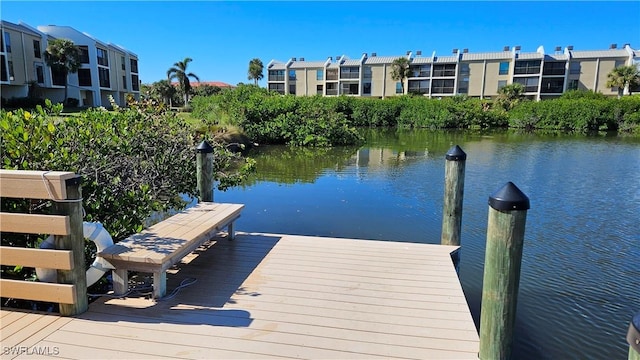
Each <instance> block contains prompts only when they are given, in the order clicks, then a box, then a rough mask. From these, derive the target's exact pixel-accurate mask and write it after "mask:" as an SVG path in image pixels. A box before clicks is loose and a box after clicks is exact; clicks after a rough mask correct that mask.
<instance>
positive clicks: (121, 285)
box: [111, 269, 129, 295]
mask: <svg viewBox="0 0 640 360" xmlns="http://www.w3.org/2000/svg"><path fill="white" fill-rule="evenodd" d="M111 276H112V278H113V292H114V294H116V295H124V294H126V293H127V291H129V274H128V273H127V269H117V270H113V271H112V272H111Z"/></svg>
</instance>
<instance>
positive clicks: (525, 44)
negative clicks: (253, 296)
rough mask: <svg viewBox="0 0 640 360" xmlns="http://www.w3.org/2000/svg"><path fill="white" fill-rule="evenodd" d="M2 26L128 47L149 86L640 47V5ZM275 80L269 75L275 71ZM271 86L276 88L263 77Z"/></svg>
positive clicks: (92, 17) (345, 10) (330, 5)
mask: <svg viewBox="0 0 640 360" xmlns="http://www.w3.org/2000/svg"><path fill="white" fill-rule="evenodd" d="M0 16H1V17H2V20H6V21H10V22H14V23H18V22H19V21H23V22H25V23H27V24H29V25H31V26H34V27H36V26H37V25H48V24H54V25H68V26H71V27H73V28H75V29H77V30H80V31H83V32H87V33H89V34H91V35H92V36H94V37H95V38H98V39H100V40H102V41H105V42H111V43H115V44H118V45H121V46H123V47H125V48H127V49H129V50H131V51H133V52H134V53H136V54H137V55H138V57H139V59H140V62H139V66H140V79H141V80H142V82H144V83H151V82H154V81H158V80H162V79H164V78H165V77H166V71H167V69H168V68H169V67H170V66H171V65H172V64H173V63H175V62H176V61H179V60H182V59H184V58H185V57H191V58H193V62H191V63H190V64H189V70H190V71H192V72H194V73H195V74H196V75H198V76H199V77H200V79H201V80H202V81H223V82H227V83H230V84H234V85H235V84H237V83H239V82H249V81H248V80H247V69H248V63H249V61H250V60H251V59H252V58H255V57H257V58H260V59H261V60H262V61H263V63H264V65H265V67H266V65H267V63H268V62H269V61H270V60H272V59H276V60H281V61H286V60H288V59H289V58H291V57H298V58H299V57H304V58H305V59H306V60H307V61H310V60H325V59H326V58H327V57H329V56H334V57H335V56H336V55H347V56H349V57H351V58H359V57H360V56H361V55H362V53H364V52H366V53H369V54H370V53H372V52H376V53H377V54H378V56H385V55H386V56H392V55H402V54H405V53H406V51H408V50H411V51H414V52H415V51H416V50H422V53H423V55H431V53H432V52H433V51H436V53H437V54H440V55H449V54H451V50H452V49H454V48H459V49H463V48H468V49H469V51H470V52H485V51H501V50H502V48H503V47H504V46H507V45H509V46H515V45H520V46H522V51H526V52H529V51H536V49H537V48H538V46H540V45H542V46H544V48H545V50H546V51H547V52H552V51H553V50H554V48H555V47H556V46H562V47H563V48H564V47H565V46H567V45H573V46H574V49H575V50H595V49H604V48H608V47H609V45H610V44H612V43H616V44H618V46H619V47H621V46H622V45H624V44H625V43H630V44H631V47H633V48H634V49H640V1H625V2H613V1H609V2H594V1H587V2H578V1H571V2H558V1H541V2H530V1H520V2H507V1H495V2H486V1H473V2H462V1H448V2H435V1H410V2H382V1H354V2H341V1H329V2H307V1H282V2H267V1H261V2H248V1H238V2H231V1H227V2H225V1H194V2H186V1H185V2H173V1H114V2H112V1H91V2H81V1H63V2H53V1H48V2H36V1H24V0H21V1H7V0H2V2H1V3H0ZM265 75H266V71H265ZM261 84H262V85H264V84H266V80H265V79H263V80H262V81H261Z"/></svg>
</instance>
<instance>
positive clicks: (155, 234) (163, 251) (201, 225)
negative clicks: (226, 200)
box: [98, 202, 244, 298]
mask: <svg viewBox="0 0 640 360" xmlns="http://www.w3.org/2000/svg"><path fill="white" fill-rule="evenodd" d="M243 208H244V205H241V204H221V203H211V202H202V203H200V204H198V205H196V206H195V207H192V208H189V209H187V210H185V211H182V212H180V213H178V214H176V215H174V216H172V217H170V218H168V219H166V220H164V221H161V222H159V223H157V224H155V225H153V226H151V227H149V228H148V229H146V230H144V231H142V232H140V233H138V234H135V235H132V236H130V237H128V238H126V239H124V240H122V241H120V242H118V243H117V244H114V245H113V246H111V247H109V248H107V249H105V250H104V251H102V252H100V253H99V254H98V255H99V256H102V257H103V258H104V259H105V260H107V261H108V262H109V263H111V264H112V265H113V266H114V267H115V268H116V270H114V271H113V288H114V292H115V293H116V294H117V295H122V294H125V293H126V292H127V291H128V273H127V271H128V270H132V271H140V272H145V273H153V297H154V298H161V297H163V296H164V295H165V294H166V290H167V286H166V283H167V275H166V270H167V269H168V268H170V267H171V266H173V265H174V264H176V263H177V262H179V261H180V260H181V259H182V258H183V257H185V256H186V255H187V254H189V253H191V252H192V251H194V250H195V249H196V248H198V247H199V246H200V245H202V244H203V243H204V242H205V241H207V240H209V239H211V238H212V237H213V236H214V235H215V234H216V233H217V232H218V231H220V230H222V229H223V228H225V227H227V228H228V238H229V239H230V240H231V239H233V238H234V231H233V222H234V221H235V220H236V219H238V218H239V217H240V212H241V211H242V209H243Z"/></svg>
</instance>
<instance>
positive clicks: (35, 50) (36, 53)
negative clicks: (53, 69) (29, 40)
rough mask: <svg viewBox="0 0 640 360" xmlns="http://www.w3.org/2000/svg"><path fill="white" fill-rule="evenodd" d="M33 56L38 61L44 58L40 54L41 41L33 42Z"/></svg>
mask: <svg viewBox="0 0 640 360" xmlns="http://www.w3.org/2000/svg"><path fill="white" fill-rule="evenodd" d="M33 56H34V57H35V58H36V59H40V58H42V53H41V52H40V41H38V40H33Z"/></svg>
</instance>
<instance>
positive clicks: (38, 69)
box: [36, 64, 44, 84]
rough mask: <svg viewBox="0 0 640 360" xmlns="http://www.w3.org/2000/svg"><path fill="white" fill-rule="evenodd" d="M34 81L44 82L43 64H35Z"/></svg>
mask: <svg viewBox="0 0 640 360" xmlns="http://www.w3.org/2000/svg"><path fill="white" fill-rule="evenodd" d="M36 81H37V82H38V84H44V66H43V65H42V64H36Z"/></svg>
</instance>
